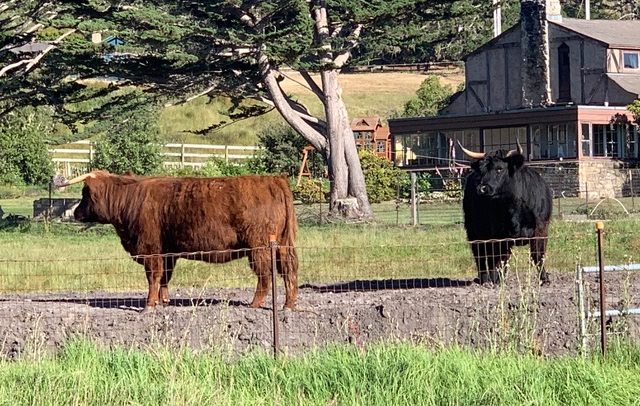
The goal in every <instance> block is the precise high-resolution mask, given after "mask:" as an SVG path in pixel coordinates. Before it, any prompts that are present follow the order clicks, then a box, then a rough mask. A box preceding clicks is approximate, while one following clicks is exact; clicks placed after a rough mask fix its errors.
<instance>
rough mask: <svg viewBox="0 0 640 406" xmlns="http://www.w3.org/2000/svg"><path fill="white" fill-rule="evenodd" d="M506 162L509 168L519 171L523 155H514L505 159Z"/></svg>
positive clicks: (522, 163) (522, 162)
mask: <svg viewBox="0 0 640 406" xmlns="http://www.w3.org/2000/svg"><path fill="white" fill-rule="evenodd" d="M507 162H508V163H509V168H510V169H512V170H515V169H519V168H520V167H521V166H522V165H524V155H522V154H515V155H512V156H510V157H508V158H507Z"/></svg>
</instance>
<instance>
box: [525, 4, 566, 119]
mask: <svg viewBox="0 0 640 406" xmlns="http://www.w3.org/2000/svg"><path fill="white" fill-rule="evenodd" d="M559 7H560V3H559V1H558V0H521V2H520V46H521V48H520V49H521V57H522V61H521V62H522V70H521V75H522V106H523V107H541V106H546V105H548V104H549V101H550V93H551V92H550V84H549V36H548V25H547V15H548V12H549V13H551V12H554V13H555V12H556V9H557V13H556V14H554V15H556V16H558V17H559V16H560V10H559ZM560 18H561V17H560Z"/></svg>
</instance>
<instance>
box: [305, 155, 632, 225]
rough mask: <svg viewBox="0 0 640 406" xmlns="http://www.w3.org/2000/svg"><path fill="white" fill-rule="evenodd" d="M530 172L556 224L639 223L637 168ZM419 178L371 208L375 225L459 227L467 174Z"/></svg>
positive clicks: (311, 215)
mask: <svg viewBox="0 0 640 406" xmlns="http://www.w3.org/2000/svg"><path fill="white" fill-rule="evenodd" d="M603 165H604V164H603ZM531 167H532V168H533V169H534V170H536V171H538V172H539V173H540V174H541V175H542V176H543V178H544V179H545V181H546V182H547V183H548V184H549V187H550V188H551V192H552V197H553V216H554V218H557V219H565V220H574V221H584V220H594V219H620V218H640V169H639V168H618V169H615V168H607V170H604V169H602V168H601V169H602V171H601V172H594V171H591V172H589V171H588V170H584V169H580V168H578V167H577V166H575V165H574V164H571V163H566V164H546V165H543V164H538V165H531ZM418 176H419V177H418V180H417V181H416V189H415V193H414V198H413V199H412V195H411V192H410V188H411V186H410V184H408V183H407V180H406V179H402V180H401V181H399V182H398V183H397V184H396V185H393V186H392V188H393V189H394V190H395V191H396V192H395V197H394V198H391V199H390V200H388V201H384V202H381V203H375V204H374V205H373V206H374V212H375V218H376V221H377V222H379V223H385V224H393V225H450V224H462V223H463V212H462V198H463V195H464V186H465V180H466V173H460V172H455V173H454V172H451V171H448V170H446V169H441V170H438V171H437V172H435V170H434V171H431V172H420V173H419V175H418ZM414 207H415V208H414ZM297 209H298V210H297V212H298V216H299V220H300V222H301V223H303V224H321V223H326V222H328V221H329V218H328V211H329V204H328V202H327V201H326V200H322V201H316V202H315V203H303V204H299V205H298V208H297Z"/></svg>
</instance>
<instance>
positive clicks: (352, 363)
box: [0, 342, 640, 405]
mask: <svg viewBox="0 0 640 406" xmlns="http://www.w3.org/2000/svg"><path fill="white" fill-rule="evenodd" d="M639 374H640V349H639V348H637V347H629V346H618V347H616V348H615V349H614V350H613V351H612V352H610V353H609V355H608V357H607V358H606V359H604V360H603V359H600V358H597V357H595V358H589V359H581V358H557V359H544V358H538V357H533V356H521V355H513V354H509V353H476V352H470V351H465V350H460V349H456V348H452V349H444V350H438V351H434V350H429V349H427V348H424V347H420V346H410V345H402V344H397V345H377V346H373V347H370V348H368V349H366V350H360V349H358V348H356V347H334V348H329V349H326V350H319V351H316V352H313V353H309V354H307V355H305V356H302V357H299V358H289V357H280V358H279V359H278V360H274V359H273V358H272V357H270V356H269V355H267V354H265V353H255V354H252V355H249V356H246V357H242V358H240V359H228V358H227V357H226V356H225V355H224V354H219V353H202V354H195V353H193V352H189V351H182V352H177V353H176V352H175V351H169V350H164V349H158V350H154V351H145V352H143V351H137V350H127V349H116V350H110V351H108V350H99V349H97V348H96V347H95V346H93V345H91V344H88V343H86V342H75V343H70V344H67V346H66V347H65V349H64V350H63V351H62V353H61V354H60V355H59V356H57V357H50V358H45V359H40V360H34V361H31V360H28V359H26V360H21V361H17V362H2V361H0V403H1V404H6V405H9V404H10V405H34V404H38V405H39V404H51V405H62V404H68V405H71V404H74V405H77V404H82V405H103V404H140V405H142V404H145V405H146V404H166V405H202V404H215V405H301V404H304V405H363V404H367V405H443V404H447V405H451V404H456V405H457V404H462V405H570V404H572V405H576V404H577V405H633V404H638V399H640V386H639V385H637V377H638V375H639Z"/></svg>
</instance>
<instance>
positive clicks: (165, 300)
mask: <svg viewBox="0 0 640 406" xmlns="http://www.w3.org/2000/svg"><path fill="white" fill-rule="evenodd" d="M167 306H169V299H162V307H167Z"/></svg>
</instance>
